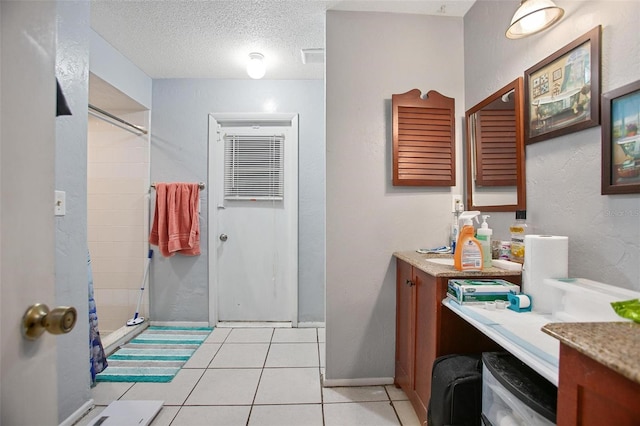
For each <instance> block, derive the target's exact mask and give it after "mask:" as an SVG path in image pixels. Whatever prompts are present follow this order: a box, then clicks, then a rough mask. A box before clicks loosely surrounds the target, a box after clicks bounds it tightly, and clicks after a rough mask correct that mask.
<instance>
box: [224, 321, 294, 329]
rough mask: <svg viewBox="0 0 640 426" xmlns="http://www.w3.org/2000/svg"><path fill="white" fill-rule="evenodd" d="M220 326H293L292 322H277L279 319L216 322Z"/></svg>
mask: <svg viewBox="0 0 640 426" xmlns="http://www.w3.org/2000/svg"><path fill="white" fill-rule="evenodd" d="M216 327H218V328H232V327H235V328H261V327H272V328H291V323H290V322H277V321H273V322H271V321H219V322H218V324H216Z"/></svg>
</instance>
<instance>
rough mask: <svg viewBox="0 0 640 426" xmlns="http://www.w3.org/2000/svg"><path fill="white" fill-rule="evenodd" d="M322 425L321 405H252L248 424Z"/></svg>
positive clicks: (281, 425) (265, 425)
mask: <svg viewBox="0 0 640 426" xmlns="http://www.w3.org/2000/svg"><path fill="white" fill-rule="evenodd" d="M301 425H304V426H322V405H320V404H292V405H254V406H253V408H252V409H251V417H249V426H301Z"/></svg>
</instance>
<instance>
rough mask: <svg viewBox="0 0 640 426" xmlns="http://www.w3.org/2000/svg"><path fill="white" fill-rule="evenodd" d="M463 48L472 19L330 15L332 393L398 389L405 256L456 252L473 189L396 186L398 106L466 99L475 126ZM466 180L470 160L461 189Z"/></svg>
mask: <svg viewBox="0 0 640 426" xmlns="http://www.w3.org/2000/svg"><path fill="white" fill-rule="evenodd" d="M462 42H463V33H462V18H445V17H435V16H420V15H402V14H389V13H357V12H333V11H330V12H328V13H327V24H326V53H327V59H326V61H327V62H326V77H325V78H326V117H327V141H326V144H327V189H326V191H327V266H326V271H327V272H326V273H327V278H326V280H327V284H326V286H327V291H326V305H327V308H326V330H327V331H326V334H327V343H326V379H327V380H329V381H330V382H331V381H333V382H332V384H336V385H337V384H366V383H367V380H369V379H373V381H374V382H381V381H387V382H388V381H390V380H392V378H393V375H394V350H395V345H394V340H395V260H394V258H393V257H392V255H393V252H394V251H398V250H412V249H417V248H420V247H429V246H431V247H434V246H437V245H443V244H445V243H446V242H447V239H448V234H449V233H448V229H449V226H450V223H451V218H452V215H451V212H450V209H451V193H452V192H453V191H456V192H457V193H461V190H459V189H457V188H453V189H451V188H449V187H444V188H435V187H413V188H412V187H394V186H392V185H391V161H392V160H391V95H392V94H394V93H404V92H407V91H409V90H411V89H415V88H418V89H420V90H422V91H423V93H426V92H428V91H429V90H436V91H438V92H440V93H441V94H443V95H445V96H449V97H453V98H455V101H456V116H457V117H461V116H463V115H464V92H463V84H464V76H463V69H464V63H463V44H462ZM456 124H457V126H456V150H457V152H460V149H461V141H462V139H461V136H460V135H461V126H460V122H458V123H456ZM458 157H460V156H458ZM461 170H462V168H461V161H460V159H459V158H458V160H457V182H458V188H461V187H462V172H461ZM456 192H454V193H456ZM359 379H362V380H361V381H359Z"/></svg>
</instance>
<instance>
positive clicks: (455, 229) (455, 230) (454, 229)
mask: <svg viewBox="0 0 640 426" xmlns="http://www.w3.org/2000/svg"><path fill="white" fill-rule="evenodd" d="M459 233H460V227H459V225H458V212H454V213H453V223H451V253H452V254H455V253H456V244H457V243H458V234H459Z"/></svg>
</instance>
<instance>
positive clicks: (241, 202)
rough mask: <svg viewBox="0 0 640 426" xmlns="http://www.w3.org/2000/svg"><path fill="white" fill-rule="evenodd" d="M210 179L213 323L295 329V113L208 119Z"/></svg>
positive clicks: (215, 116)
mask: <svg viewBox="0 0 640 426" xmlns="http://www.w3.org/2000/svg"><path fill="white" fill-rule="evenodd" d="M209 177H210V182H209V188H211V198H210V200H209V212H210V220H209V224H210V229H211V232H210V234H209V247H210V259H209V265H210V274H209V277H210V278H209V280H210V282H209V288H210V292H209V294H210V300H209V316H210V322H211V323H212V324H220V323H238V322H240V323H243V324H248V323H271V324H273V323H285V324H289V325H290V326H294V327H295V326H297V316H298V185H297V182H298V119H297V115H296V114H213V115H211V116H210V119H209Z"/></svg>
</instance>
